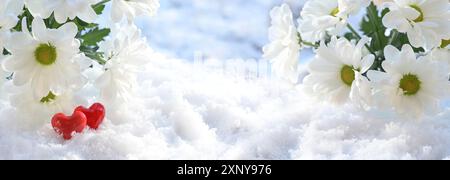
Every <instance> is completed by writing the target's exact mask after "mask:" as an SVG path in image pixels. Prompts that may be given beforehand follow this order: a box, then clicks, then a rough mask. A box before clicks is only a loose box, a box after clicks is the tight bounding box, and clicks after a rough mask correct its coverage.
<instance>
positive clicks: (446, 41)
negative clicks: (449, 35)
mask: <svg viewBox="0 0 450 180" xmlns="http://www.w3.org/2000/svg"><path fill="white" fill-rule="evenodd" d="M449 44H450V39H447V40H445V39H444V40H442V43H441V48H446V47H447V46H448V45H449Z"/></svg>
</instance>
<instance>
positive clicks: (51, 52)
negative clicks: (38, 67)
mask: <svg viewBox="0 0 450 180" xmlns="http://www.w3.org/2000/svg"><path fill="white" fill-rule="evenodd" d="M56 56H57V54H56V47H55V46H53V45H51V44H40V45H39V46H38V47H37V48H36V50H35V51H34V57H35V59H36V61H37V62H38V63H39V64H42V65H44V66H48V65H52V64H53V63H55V61H56Z"/></svg>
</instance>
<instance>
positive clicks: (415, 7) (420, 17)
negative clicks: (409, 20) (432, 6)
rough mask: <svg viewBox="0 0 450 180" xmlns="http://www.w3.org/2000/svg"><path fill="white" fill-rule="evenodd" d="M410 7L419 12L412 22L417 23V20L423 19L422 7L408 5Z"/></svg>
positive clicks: (421, 20)
mask: <svg viewBox="0 0 450 180" xmlns="http://www.w3.org/2000/svg"><path fill="white" fill-rule="evenodd" d="M410 7H411V8H413V9H415V10H416V11H417V12H419V14H420V15H419V17H417V18H416V19H415V20H414V22H416V23H419V22H423V20H424V15H423V11H422V9H421V8H420V7H419V6H418V5H415V4H413V5H410Z"/></svg>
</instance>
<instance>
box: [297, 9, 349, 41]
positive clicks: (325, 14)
mask: <svg viewBox="0 0 450 180" xmlns="http://www.w3.org/2000/svg"><path fill="white" fill-rule="evenodd" d="M346 19H347V18H346V17H345V16H343V14H341V13H340V10H339V4H338V1H337V0H310V1H307V2H306V3H305V5H304V7H303V10H302V12H301V18H300V19H299V27H298V31H299V32H300V34H301V38H302V40H305V41H308V42H312V43H314V42H317V41H320V40H322V39H323V38H324V37H325V36H326V35H327V34H329V35H338V34H339V33H340V32H341V31H342V30H343V29H344V27H345V25H346V24H347V20H346Z"/></svg>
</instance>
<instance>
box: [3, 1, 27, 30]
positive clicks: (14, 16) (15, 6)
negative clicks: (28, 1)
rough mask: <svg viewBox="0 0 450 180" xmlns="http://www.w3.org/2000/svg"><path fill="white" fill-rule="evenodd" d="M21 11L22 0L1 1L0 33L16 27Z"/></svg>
mask: <svg viewBox="0 0 450 180" xmlns="http://www.w3.org/2000/svg"><path fill="white" fill-rule="evenodd" d="M22 10H23V1H22V0H2V3H0V31H6V30H9V29H11V28H13V27H14V26H16V24H17V21H19V18H18V16H19V14H21V13H22Z"/></svg>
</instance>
